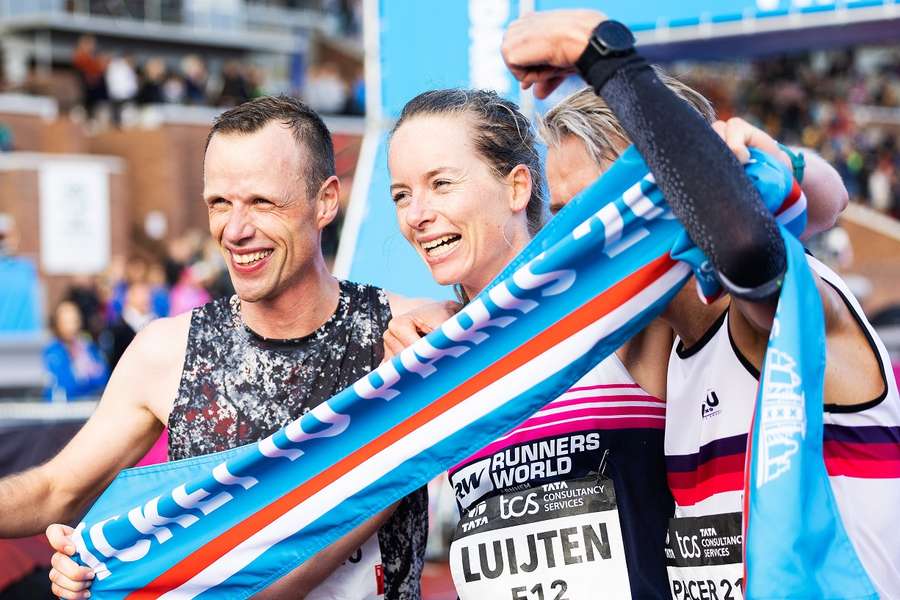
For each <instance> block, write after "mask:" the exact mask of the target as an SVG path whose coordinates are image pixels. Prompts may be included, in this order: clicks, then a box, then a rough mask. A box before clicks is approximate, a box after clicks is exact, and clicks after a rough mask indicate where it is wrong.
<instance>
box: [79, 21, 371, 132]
mask: <svg viewBox="0 0 900 600" xmlns="http://www.w3.org/2000/svg"><path fill="white" fill-rule="evenodd" d="M72 66H73V68H74V69H75V71H76V72H77V75H78V80H79V84H80V86H81V106H82V107H83V108H84V110H85V112H86V116H87V118H88V119H89V120H93V119H95V118H96V116H97V110H98V108H99V107H106V106H109V107H110V109H111V117H112V121H113V123H115V124H120V123H121V122H122V113H123V110H125V109H127V108H131V107H138V108H140V107H143V106H147V105H151V104H182V105H200V106H215V107H223V108H227V107H231V106H236V105H238V104H241V103H242V102H246V101H247V100H250V99H251V98H255V97H258V96H261V95H265V94H267V93H272V90H270V89H268V88H267V87H266V86H265V83H266V73H265V71H264V70H263V69H262V68H260V67H259V66H257V65H254V64H251V63H247V62H243V61H240V60H229V61H226V62H224V63H223V65H222V67H221V69H219V70H217V71H211V70H210V69H209V67H208V66H207V63H206V61H204V60H203V58H201V57H200V56H198V55H196V54H188V55H185V56H183V57H182V58H181V59H180V60H179V61H178V62H177V64H172V62H171V61H168V62H167V61H166V60H164V59H162V58H159V57H149V58H146V59H144V60H143V61H141V62H138V61H137V60H136V59H135V57H134V56H132V55H129V54H121V53H108V52H100V51H99V50H98V47H97V41H96V39H95V38H94V36H91V35H84V36H82V37H81V38H79V40H78V43H77V45H76V47H75V50H74V52H73V55H72ZM346 71H347V69H346V68H343V69H342V68H341V66H340V65H339V64H338V63H337V62H335V61H331V60H327V59H326V60H323V61H321V62H318V63H315V64H312V65H309V66H306V68H305V71H304V75H303V78H302V85H301V89H300V90H299V91H300V94H301V95H302V96H303V98H304V100H306V101H307V103H308V104H309V105H310V106H312V107H313V108H314V109H315V110H317V111H318V112H320V113H323V114H351V115H361V114H363V108H364V102H365V87H364V79H363V73H362V68H361V65H360V66H359V67H358V68H353V69H352V72H350V73H348V72H346Z"/></svg>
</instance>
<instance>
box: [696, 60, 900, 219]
mask: <svg viewBox="0 0 900 600" xmlns="http://www.w3.org/2000/svg"><path fill="white" fill-rule="evenodd" d="M680 74H681V75H682V76H683V77H684V78H685V79H686V80H688V81H689V82H690V83H691V84H692V85H696V86H697V87H698V88H699V89H701V90H703V91H704V92H705V93H706V94H707V95H708V96H709V97H710V98H711V99H712V100H713V101H714V103H715V105H716V107H717V109H719V110H720V113H722V114H723V115H724V116H728V115H730V114H736V115H741V116H749V117H750V118H752V119H754V120H755V121H756V122H757V123H758V124H759V125H761V126H762V127H763V128H764V129H765V130H766V131H768V132H769V133H771V134H772V135H773V136H775V137H776V138H777V139H779V140H781V141H783V142H784V143H787V144H793V145H799V146H806V147H810V148H814V149H816V150H817V151H819V152H820V153H821V154H822V156H823V157H824V158H825V159H826V160H828V161H829V162H830V163H831V164H833V165H834V166H835V167H836V168H837V169H838V170H839V172H840V173H841V175H842V177H843V178H844V182H845V184H846V186H847V190H848V191H849V193H850V197H851V199H853V200H854V201H856V202H861V203H864V204H868V205H869V206H871V207H872V208H875V209H877V210H879V211H881V212H884V213H887V214H890V215H892V216H894V217H895V218H900V146H898V143H897V138H898V134H900V48H897V47H891V48H865V49H856V50H842V51H834V52H818V53H814V54H805V55H800V56H794V57H786V58H777V59H767V60H760V61H756V62H753V63H749V64H730V65H716V66H709V65H707V66H701V65H690V66H689V67H688V68H687V69H685V70H683V71H682V72H681V73H680Z"/></svg>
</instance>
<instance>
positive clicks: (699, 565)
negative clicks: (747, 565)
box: [666, 512, 744, 600]
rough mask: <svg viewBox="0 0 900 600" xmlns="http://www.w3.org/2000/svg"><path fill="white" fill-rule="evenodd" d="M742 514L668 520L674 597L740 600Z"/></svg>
mask: <svg viewBox="0 0 900 600" xmlns="http://www.w3.org/2000/svg"><path fill="white" fill-rule="evenodd" d="M743 541H744V540H743V533H742V531H741V513H739V512H735V513H725V514H720V515H708V516H704V517H684V518H680V519H670V520H669V532H668V534H667V535H666V568H667V569H668V571H669V584H670V587H671V590H672V597H673V598H674V599H675V600H711V599H713V598H715V599H716V600H740V599H742V598H743V597H744V595H743V593H742V591H741V590H742V586H743V577H744V565H743V562H742V557H741V548H742V545H743Z"/></svg>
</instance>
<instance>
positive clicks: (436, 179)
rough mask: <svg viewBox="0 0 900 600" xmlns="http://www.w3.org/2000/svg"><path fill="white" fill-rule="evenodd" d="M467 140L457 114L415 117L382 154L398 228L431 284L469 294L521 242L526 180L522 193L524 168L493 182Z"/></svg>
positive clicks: (524, 230)
mask: <svg viewBox="0 0 900 600" xmlns="http://www.w3.org/2000/svg"><path fill="white" fill-rule="evenodd" d="M472 135H473V131H472V127H471V125H470V124H469V121H468V118H467V117H466V116H465V115H464V114H458V113H457V114H437V115H433V114H432V115H419V116H415V117H413V118H411V119H409V120H407V121H404V122H403V124H402V125H401V126H400V127H399V128H398V129H397V131H396V132H395V133H394V135H393V138H392V139H391V145H390V153H389V157H388V162H389V167H390V172H391V196H392V198H393V200H394V205H395V207H396V209H397V220H398V222H399V225H400V231H401V232H402V233H403V236H404V237H405V238H406V239H407V240H408V241H409V243H410V244H412V246H413V248H415V249H416V252H418V253H419V255H420V256H421V257H422V260H424V261H425V264H427V265H428V267H429V269H430V270H431V274H432V277H434V280H435V281H437V282H438V283H440V284H442V285H450V284H461V285H462V286H463V288H464V289H465V290H466V292H467V293H468V294H469V295H470V296H472V295H474V294H477V293H478V292H479V291H481V290H482V289H483V288H484V287H485V286H486V285H487V284H488V283H489V282H490V281H491V280H492V279H493V278H494V276H495V275H497V273H499V272H500V271H501V270H502V269H503V267H504V266H505V265H506V264H507V263H508V262H509V261H510V260H511V259H512V258H513V257H514V256H515V254H516V253H517V252H518V251H519V250H520V249H521V248H522V247H523V246H524V244H525V243H526V242H527V239H528V233H527V225H526V218H525V203H526V202H527V198H528V197H529V196H530V193H531V183H530V176H527V178H528V185H527V194H525V193H524V192H525V191H526V190H524V189H522V187H523V186H522V183H521V178H522V177H524V176H523V175H522V173H521V170H524V171H526V172H527V169H526V168H525V167H524V166H521V169H520V168H519V167H517V168H516V169H514V170H513V172H512V173H510V174H509V176H507V177H506V178H501V177H499V176H498V175H497V174H496V173H495V172H494V170H493V169H492V168H491V165H490V164H488V162H486V161H485V160H484V158H483V157H482V156H481V155H480V154H479V153H478V151H477V150H476V148H475V145H474V144H473V142H472ZM517 175H518V176H519V178H518V179H517ZM523 194H524V198H525V199H526V202H523V201H522V197H523Z"/></svg>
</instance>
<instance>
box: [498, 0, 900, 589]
mask: <svg viewBox="0 0 900 600" xmlns="http://www.w3.org/2000/svg"><path fill="white" fill-rule="evenodd" d="M503 55H504V59H505V60H506V63H507V65H508V66H509V68H510V70H511V71H512V72H513V74H514V75H515V76H516V77H517V78H518V79H519V80H520V82H521V83H522V87H523V88H529V87H534V90H535V95H537V96H538V97H540V98H544V97H546V96H547V95H548V94H549V93H550V92H552V91H553V89H555V88H556V86H558V85H559V83H560V82H561V81H562V79H563V78H564V77H566V76H567V75H569V74H570V73H573V72H575V71H576V68H577V70H578V71H579V72H580V73H581V75H582V77H584V79H585V80H586V81H587V82H588V83H589V84H590V85H591V86H592V87H593V88H594V90H595V92H597V93H598V94H599V95H601V96H602V97H603V99H604V100H605V101H606V102H607V104H608V105H609V106H610V108H611V109H612V110H613V112H614V113H615V115H616V117H617V118H618V119H619V121H620V123H621V125H622V128H623V129H624V130H625V131H626V133H627V134H628V136H629V137H630V138H631V140H632V141H633V143H634V144H635V145H636V147H637V149H638V150H639V151H640V152H641V154H642V155H643V157H644V159H645V160H646V162H647V164H648V165H649V167H650V169H651V171H652V172H653V174H654V177H655V178H656V181H657V183H658V185H659V186H660V188H661V189H662V190H663V193H664V194H665V196H666V198H667V200H668V201H669V204H670V206H671V207H672V209H673V211H674V213H675V215H676V216H677V217H678V218H679V220H680V221H681V222H682V223H683V224H684V226H685V228H686V230H687V232H688V234H689V235H690V237H691V239H692V240H693V241H694V242H695V243H696V244H697V246H699V247H700V248H701V249H702V250H703V251H704V252H705V253H706V255H707V256H708V257H709V258H710V261H711V262H712V264H713V266H714V267H715V269H716V271H717V273H718V275H719V278H720V281H721V282H722V284H723V287H724V288H725V290H726V291H728V292H729V296H725V297H724V298H722V299H720V300H719V301H717V302H716V303H714V304H712V305H709V306H707V305H704V304H702V303H701V302H700V300H699V299H698V298H697V296H696V293H695V291H694V290H693V289H692V288H693V286H691V285H690V284H689V285H687V286H685V288H684V289H683V290H682V291H681V292H680V293H679V294H678V295H677V296H676V298H675V299H674V300H673V302H672V303H671V304H670V306H669V307H668V308H667V310H666V311H665V312H664V314H663V317H662V318H663V320H664V321H666V322H667V323H668V324H669V325H670V326H671V327H672V329H673V330H674V332H675V334H676V336H677V338H676V344H675V346H674V348H673V349H672V353H671V358H670V360H669V365H668V375H667V379H668V382H667V387H668V389H667V394H666V402H667V412H666V441H665V445H666V455H667V458H666V462H667V466H668V469H669V483H670V487H671V488H672V492H673V495H674V496H675V499H676V519H675V520H674V522H673V523H674V524H673V527H674V526H677V522H678V521H679V519H682V520H684V519H683V518H685V517H687V518H691V519H700V520H703V519H707V518H726V520H728V526H729V527H735V528H736V531H737V533H738V534H739V533H740V506H741V496H742V489H743V485H742V479H743V478H742V476H741V471H742V467H741V465H743V464H744V462H743V460H742V456H743V452H744V448H745V447H746V435H747V430H748V428H749V423H750V415H751V413H752V406H753V399H754V396H755V392H756V388H757V386H758V378H759V369H760V367H761V365H762V360H763V357H764V355H765V349H766V342H767V339H768V335H769V330H770V329H771V327H772V320H773V317H774V312H775V305H776V299H777V294H778V291H779V288H780V285H781V280H782V278H783V275H784V272H785V263H786V260H785V250H784V244H783V241H782V240H781V238H780V234H779V232H778V229H777V226H776V224H775V221H774V219H773V218H772V216H771V215H770V214H769V212H768V211H767V210H766V209H765V207H764V206H763V204H762V202H761V199H760V198H759V196H758V194H757V192H756V191H755V189H753V187H752V186H751V184H750V182H749V180H748V179H747V178H746V176H745V175H744V173H743V171H742V169H740V168H739V165H738V162H737V160H736V159H735V158H734V157H733V156H732V154H731V153H730V152H728V150H727V148H726V146H725V145H724V144H723V143H722V141H720V140H719V139H718V137H717V135H716V133H715V132H714V131H713V130H712V129H710V128H709V126H708V125H707V124H705V123H704V122H703V121H702V119H701V118H700V117H699V116H698V115H697V114H696V112H694V111H693V110H692V109H691V108H689V107H688V106H687V105H686V104H685V103H684V101H682V100H680V99H678V98H677V97H676V96H675V95H674V94H672V93H671V92H670V91H669V90H667V89H666V88H665V86H664V85H662V84H661V83H660V82H659V80H658V79H657V77H656V75H655V74H654V73H653V71H652V69H650V68H649V66H648V65H647V64H646V62H645V61H644V60H643V59H642V58H641V57H640V56H639V55H638V54H637V53H636V52H635V51H634V48H633V38H632V37H631V36H630V33H629V32H627V29H625V28H624V26H622V25H621V24H616V23H612V22H609V21H608V20H607V19H606V17H605V16H604V15H603V14H601V13H598V12H595V11H589V10H584V11H582V10H576V11H553V12H546V13H532V14H530V15H527V16H526V17H523V18H521V19H519V20H517V21H515V22H514V23H512V24H511V25H510V27H509V30H508V31H507V35H506V37H505V39H504V44H503ZM809 263H810V271H811V273H812V274H813V276H814V279H815V281H816V285H817V289H818V291H819V293H820V297H821V300H822V306H823V310H824V315H825V329H826V340H825V341H826V372H825V406H824V410H825V413H826V414H825V431H826V441H827V440H828V439H829V436H832V437H834V436H846V435H853V436H856V437H855V438H854V439H863V438H862V437H860V436H862V434H863V433H871V432H873V431H875V430H877V432H881V433H884V434H887V435H893V436H895V437H896V432H897V431H900V427H897V425H900V395H898V392H897V385H896V382H895V381H894V379H893V377H892V375H891V373H890V369H889V368H888V369H886V367H885V365H886V361H887V354H886V352H885V350H884V346H883V344H881V342H880V341H879V340H878V339H877V335H876V334H875V333H874V330H872V329H871V327H870V326H869V324H868V322H867V321H866V319H865V315H864V314H863V313H862V311H861V309H860V308H859V305H858V303H857V302H856V300H855V299H854V298H853V297H852V295H851V294H850V293H849V291H848V290H847V289H846V286H844V285H843V283H842V282H841V281H840V278H839V277H837V276H836V275H834V274H833V273H831V272H830V271H828V270H827V268H825V267H823V266H822V265H821V264H819V263H818V262H817V261H815V260H814V259H812V258H810V259H809ZM698 403H701V404H702V408H703V410H702V411H698V410H696V408H697V407H696V405H697V404H698ZM863 430H865V431H863ZM834 439H841V438H840V437H836V438H834ZM742 440H743V441H742ZM730 442H735V443H734V444H730ZM726 446H728V448H731V446H734V448H733V449H728V450H727V452H726V454H727V455H726V454H721V453H722V452H724V449H725V448H726ZM863 446H866V444H863V443H861V444H860V448H859V449H854V450H852V451H850V450H847V448H843V449H842V450H841V452H844V451H845V450H847V451H848V452H850V454H854V456H852V457H851V456H849V455H848V456H840V457H839V456H838V455H834V456H833V457H831V456H830V455H829V452H831V450H830V447H829V445H828V444H826V447H825V462H826V467H827V468H828V470H829V475H831V477H832V479H831V482H832V489H833V490H834V492H835V496H836V497H837V500H838V505H839V507H840V509H841V517H842V520H843V521H844V525H845V527H846V528H847V530H848V532H849V534H850V537H851V540H852V541H853V543H854V546H855V547H856V550H857V553H858V554H859V556H860V558H861V560H862V562H863V565H864V566H865V568H866V570H867V571H868V573H869V576H870V578H871V579H872V581H873V583H875V585H876V588H877V589H878V590H879V592H881V593H882V594H883V595H884V596H885V597H894V596H895V595H898V594H900V588H898V587H897V586H898V585H900V583H898V582H900V577H898V575H900V543H893V542H891V543H889V542H888V541H887V540H886V539H885V538H884V533H883V532H884V531H888V530H889V529H890V523H891V521H890V519H893V518H894V516H895V514H894V513H896V512H897V509H896V507H897V506H900V477H897V476H896V475H894V474H892V473H891V472H888V471H887V470H885V471H883V472H881V473H880V474H877V475H873V473H872V472H871V471H867V472H863V471H865V470H862V471H858V472H857V471H855V470H854V469H855V467H853V466H852V465H853V464H856V463H858V464H860V465H861V464H863V463H864V462H865V457H866V456H869V455H868V454H867V453H868V452H869V451H868V450H866V449H865V448H863ZM714 454H715V456H713V455H714ZM719 454H721V456H720V455H719ZM856 454H859V456H856ZM707 455H709V456H707ZM710 457H712V459H715V460H719V461H721V460H726V461H727V462H728V464H734V465H737V466H736V467H734V473H730V472H728V473H724V472H722V471H721V468H720V467H721V465H722V464H725V463H722V462H719V463H715V461H714V460H712V459H710ZM830 458H840V460H835V461H834V462H833V463H830V462H829V459H830ZM870 458H871V456H870ZM847 459H849V460H847ZM857 459H858V460H857ZM707 460H709V462H705V461H707ZM854 461H856V463H854ZM688 463H691V465H692V466H691V468H690V469H688V470H685V469H687V467H686V466H685V465H687V464H688ZM868 464H870V465H871V463H868ZM835 469H837V470H835ZM709 473H712V474H713V475H714V476H715V477H713V478H712V479H710V478H709V477H708V475H709ZM723 482H724V483H723ZM679 486H681V487H679ZM872 486H877V488H878V490H879V491H878V493H877V495H876V494H874V493H873V491H872V490H873V488H872ZM875 498H877V500H876V499H875ZM888 507H891V508H890V509H888ZM735 518H736V524H735V521H734V519H735ZM709 530H710V529H709V528H708V527H707V529H706V531H709ZM701 531H703V530H701ZM670 550H671V548H670ZM736 554H738V555H739V554H740V552H739V551H738V552H737V553H736ZM670 566H671V565H670ZM724 566H725V567H727V568H728V569H731V570H730V571H729V573H732V574H733V575H734V578H733V579H732V580H731V581H735V582H736V584H737V585H740V581H739V579H740V576H741V572H742V568H741V564H740V560H739V558H736V559H735V560H733V561H730V562H729V563H728V564H727V565H724ZM683 573H687V574H686V575H683V576H684V579H683V580H681V581H678V580H677V578H676V577H673V578H672V591H673V593H674V594H675V595H676V596H677V595H678V590H679V589H680V588H679V585H683V584H685V582H686V581H687V579H689V578H692V577H693V576H692V575H690V573H688V572H683ZM671 575H672V572H671V571H670V576H671ZM693 579H694V581H693V583H697V582H698V579H699V578H696V577H693ZM701 583H702V581H701ZM726 583H727V582H726ZM730 585H731V583H729V586H730ZM720 591H723V593H724V590H720Z"/></svg>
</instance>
